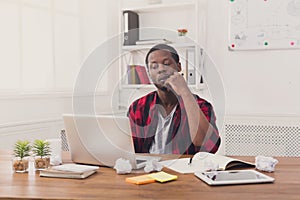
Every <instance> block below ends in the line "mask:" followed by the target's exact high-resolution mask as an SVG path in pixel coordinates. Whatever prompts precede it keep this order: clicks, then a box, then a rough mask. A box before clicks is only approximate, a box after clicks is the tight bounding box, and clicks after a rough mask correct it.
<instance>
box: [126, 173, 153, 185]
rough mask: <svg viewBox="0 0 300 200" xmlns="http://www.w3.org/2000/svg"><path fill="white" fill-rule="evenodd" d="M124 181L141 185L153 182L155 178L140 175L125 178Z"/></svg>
mask: <svg viewBox="0 0 300 200" xmlns="http://www.w3.org/2000/svg"><path fill="white" fill-rule="evenodd" d="M126 182H128V183H134V184H137V185H141V184H146V183H154V182H155V179H154V178H151V177H150V176H149V175H140V176H134V177H130V178H126Z"/></svg>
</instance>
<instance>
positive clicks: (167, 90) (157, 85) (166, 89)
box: [154, 83, 170, 92]
mask: <svg viewBox="0 0 300 200" xmlns="http://www.w3.org/2000/svg"><path fill="white" fill-rule="evenodd" d="M154 85H155V86H156V88H157V89H159V90H161V91H163V92H170V89H169V88H167V87H166V86H163V85H160V84H157V83H154Z"/></svg>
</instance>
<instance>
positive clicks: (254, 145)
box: [223, 116, 300, 157]
mask: <svg viewBox="0 0 300 200" xmlns="http://www.w3.org/2000/svg"><path fill="white" fill-rule="evenodd" d="M223 137H224V138H225V144H223V145H224V151H225V152H224V153H225V155H228V156H257V155H265V156H284V157H298V156H300V118H298V117H270V116H268V117H266V116H263V117H262V116H253V117H245V116H234V117H226V118H225V122H224V126H223ZM224 138H223V139H224Z"/></svg>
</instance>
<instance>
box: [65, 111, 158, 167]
mask: <svg viewBox="0 0 300 200" xmlns="http://www.w3.org/2000/svg"><path fill="white" fill-rule="evenodd" d="M63 121H64V125H65V129H66V137H67V141H68V144H69V147H70V152H71V159H72V161H73V162H75V163H81V164H92V165H99V166H108V167H113V166H114V165H115V162H116V160H117V159H119V158H123V159H126V160H129V162H130V164H131V165H132V167H133V169H139V168H142V167H144V166H145V165H146V162H147V161H148V160H150V159H156V160H160V158H159V157H152V156H138V155H136V154H135V151H134V145H133V141H132V137H131V130H130V123H129V119H128V118H127V117H125V116H111V115H95V116H92V115H72V114H64V115H63Z"/></svg>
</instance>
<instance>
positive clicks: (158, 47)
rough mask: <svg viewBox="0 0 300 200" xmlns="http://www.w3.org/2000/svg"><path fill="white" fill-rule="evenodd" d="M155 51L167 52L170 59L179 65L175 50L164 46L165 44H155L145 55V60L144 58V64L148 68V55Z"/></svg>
mask: <svg viewBox="0 0 300 200" xmlns="http://www.w3.org/2000/svg"><path fill="white" fill-rule="evenodd" d="M156 50H166V51H169V52H170V53H171V55H172V58H173V59H174V60H175V62H176V63H179V55H178V53H177V51H176V49H175V48H173V47H171V46H169V45H166V44H157V45H155V46H154V47H152V48H151V49H150V50H149V51H148V53H147V55H146V58H145V63H146V66H147V67H148V58H149V55H150V53H152V52H153V51H156Z"/></svg>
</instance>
